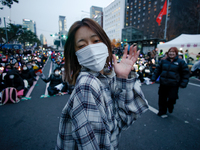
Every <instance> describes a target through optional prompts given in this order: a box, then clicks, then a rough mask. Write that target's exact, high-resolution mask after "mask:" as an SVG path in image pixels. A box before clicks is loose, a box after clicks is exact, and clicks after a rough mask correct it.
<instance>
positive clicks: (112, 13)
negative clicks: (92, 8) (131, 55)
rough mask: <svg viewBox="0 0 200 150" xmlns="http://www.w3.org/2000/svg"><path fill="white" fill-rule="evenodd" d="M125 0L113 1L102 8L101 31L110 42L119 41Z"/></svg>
mask: <svg viewBox="0 0 200 150" xmlns="http://www.w3.org/2000/svg"><path fill="white" fill-rule="evenodd" d="M124 6H125V0H115V1H113V2H112V3H110V4H109V5H108V6H107V7H105V8H104V19H103V29H104V31H105V32H106V34H107V35H108V37H109V38H110V40H114V39H115V41H120V42H121V34H122V29H123V27H124Z"/></svg>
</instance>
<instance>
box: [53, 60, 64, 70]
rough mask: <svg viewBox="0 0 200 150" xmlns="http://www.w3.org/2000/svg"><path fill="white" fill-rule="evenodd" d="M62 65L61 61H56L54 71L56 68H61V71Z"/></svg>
mask: <svg viewBox="0 0 200 150" xmlns="http://www.w3.org/2000/svg"><path fill="white" fill-rule="evenodd" d="M61 66H62V65H61V63H60V60H57V61H56V63H55V65H54V69H56V68H59V69H61Z"/></svg>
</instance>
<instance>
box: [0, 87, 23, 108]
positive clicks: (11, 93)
mask: <svg viewBox="0 0 200 150" xmlns="http://www.w3.org/2000/svg"><path fill="white" fill-rule="evenodd" d="M19 101H20V100H19V99H18V98H17V90H16V89H15V88H13V87H8V88H5V89H4V90H3V91H2V97H1V102H0V103H1V104H2V105H4V104H6V103H7V102H12V103H18V102H19Z"/></svg>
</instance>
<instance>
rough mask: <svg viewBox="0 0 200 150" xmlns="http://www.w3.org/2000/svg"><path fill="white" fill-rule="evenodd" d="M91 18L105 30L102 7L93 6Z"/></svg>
mask: <svg viewBox="0 0 200 150" xmlns="http://www.w3.org/2000/svg"><path fill="white" fill-rule="evenodd" d="M90 18H91V19H93V20H94V21H96V22H97V23H98V24H99V25H100V26H101V27H102V28H103V9H102V7H97V6H91V7H90Z"/></svg>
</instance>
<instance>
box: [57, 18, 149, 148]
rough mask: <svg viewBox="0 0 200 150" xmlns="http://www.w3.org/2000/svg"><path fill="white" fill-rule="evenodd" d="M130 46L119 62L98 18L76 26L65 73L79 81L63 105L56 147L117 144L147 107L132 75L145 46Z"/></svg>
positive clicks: (70, 36)
mask: <svg viewBox="0 0 200 150" xmlns="http://www.w3.org/2000/svg"><path fill="white" fill-rule="evenodd" d="M127 51H128V46H127V47H126V48H125V51H124V54H123V58H122V60H121V61H120V63H117V59H116V56H115V55H112V48H111V42H110V40H109V38H108V36H107V35H106V33H105V32H104V30H103V29H102V28H101V26H100V25H99V24H98V23H96V22H95V21H93V20H92V19H89V18H84V19H83V20H81V21H77V22H75V23H74V24H73V25H72V26H71V28H70V30H69V33H68V38H67V41H66V43H65V48H64V55H65V73H66V79H67V81H68V82H69V84H72V85H75V87H74V90H73V91H72V94H71V96H70V98H69V100H68V101H67V103H66V105H65V107H64V108H63V111H62V115H61V119H60V125H59V133H58V136H57V146H56V149H59V150H61V149H62V150H64V149H66V150H72V149H88V150H91V149H118V142H119V137H120V133H121V131H122V129H126V128H128V127H129V126H130V125H131V124H132V123H133V122H134V121H135V120H136V119H137V118H138V116H140V115H141V114H142V113H143V112H145V111H146V110H147V109H148V104H147V101H146V99H145V97H144V95H143V93H142V91H141V89H140V86H139V83H138V81H137V79H136V75H135V77H134V78H128V75H129V73H130V72H131V69H132V67H133V64H134V63H135V62H136V60H137V58H138V56H139V53H140V51H137V47H136V46H135V47H133V45H132V46H130V50H129V55H127ZM112 57H113V60H114V66H113V65H112ZM113 67H114V69H113ZM108 70H109V71H108Z"/></svg>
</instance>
